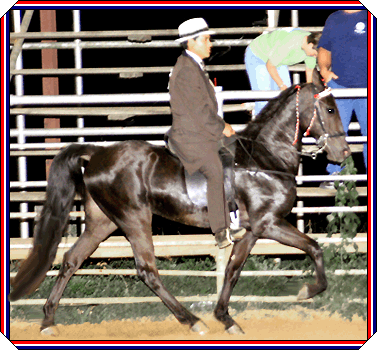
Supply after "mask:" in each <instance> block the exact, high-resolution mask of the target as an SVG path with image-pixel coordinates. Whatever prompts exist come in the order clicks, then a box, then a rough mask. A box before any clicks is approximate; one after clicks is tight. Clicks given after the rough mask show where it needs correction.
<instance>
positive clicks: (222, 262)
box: [216, 245, 233, 298]
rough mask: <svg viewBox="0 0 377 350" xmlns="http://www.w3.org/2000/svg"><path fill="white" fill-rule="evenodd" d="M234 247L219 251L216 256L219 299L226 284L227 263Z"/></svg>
mask: <svg viewBox="0 0 377 350" xmlns="http://www.w3.org/2000/svg"><path fill="white" fill-rule="evenodd" d="M232 250H233V245H230V246H229V247H226V248H223V249H218V251H217V255H216V272H217V278H216V292H217V298H219V296H220V293H221V289H222V287H223V284H224V277H225V269H226V266H227V263H228V261H229V257H230V254H231V253H232Z"/></svg>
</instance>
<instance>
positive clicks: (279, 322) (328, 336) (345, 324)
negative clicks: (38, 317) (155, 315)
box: [10, 310, 367, 341]
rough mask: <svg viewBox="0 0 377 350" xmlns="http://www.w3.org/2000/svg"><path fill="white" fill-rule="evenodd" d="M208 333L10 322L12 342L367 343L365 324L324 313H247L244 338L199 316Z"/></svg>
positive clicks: (144, 324)
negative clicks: (43, 330)
mask: <svg viewBox="0 0 377 350" xmlns="http://www.w3.org/2000/svg"><path fill="white" fill-rule="evenodd" d="M198 316H199V317H201V318H202V320H203V321H204V322H205V323H206V325H207V326H208V328H209V332H208V333H207V334H206V335H204V336H199V335H197V334H195V333H192V332H190V331H189V330H188V329H187V328H186V327H185V326H182V325H180V324H179V323H178V322H177V321H176V320H175V319H174V318H173V317H169V318H168V319H166V320H164V321H157V322H156V321H151V320H150V319H148V318H142V319H140V320H133V321H131V320H122V321H112V322H102V323H101V324H90V323H84V324H80V325H61V324H60V325H59V324H58V325H57V326H56V327H54V329H55V332H56V335H55V336H42V335H41V334H40V332H39V323H37V322H32V323H28V322H11V324H10V339H11V340H202V341H205V340H366V339H367V322H366V321H363V320H362V319H361V318H359V317H354V318H353V320H352V322H350V321H347V320H345V319H343V318H341V317H340V316H337V315H332V316H329V314H327V313H320V312H308V311H307V310H305V311H300V310H294V311H293V310H292V311H271V310H258V311H254V310H253V311H247V312H244V313H242V314H238V315H237V316H236V317H235V320H236V321H237V322H238V324H239V325H240V326H241V327H242V329H243V330H244V332H245V334H244V335H241V336H240V335H229V334H227V333H225V332H224V329H223V326H222V325H221V324H220V323H219V322H217V321H216V320H215V319H214V318H213V316H212V315H211V314H202V315H198Z"/></svg>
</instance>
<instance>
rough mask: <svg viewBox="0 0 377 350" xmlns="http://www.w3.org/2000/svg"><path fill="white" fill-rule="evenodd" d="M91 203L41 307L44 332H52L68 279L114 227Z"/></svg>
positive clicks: (42, 330)
mask: <svg viewBox="0 0 377 350" xmlns="http://www.w3.org/2000/svg"><path fill="white" fill-rule="evenodd" d="M91 204H92V205H93V207H95V209H94V211H91V213H90V215H89V214H88V212H87V213H86V226H85V232H84V233H83V234H82V235H81V236H80V237H79V238H78V239H77V241H76V243H75V244H74V245H73V246H72V248H71V249H70V250H69V251H68V252H66V253H65V254H64V258H63V263H62V265H61V268H60V271H59V275H58V277H57V280H56V282H55V285H54V287H53V288H52V291H51V293H50V296H49V298H48V299H47V301H46V303H45V305H44V307H43V311H44V314H45V318H44V320H43V321H42V326H41V332H42V333H44V334H47V335H48V334H53V331H52V329H51V328H50V327H51V326H53V325H54V316H55V311H56V309H57V307H58V305H59V300H60V298H61V297H62V295H63V292H64V289H65V287H66V285H67V283H68V281H69V279H70V278H71V277H72V275H73V274H74V273H75V272H76V271H77V270H78V268H79V267H80V266H81V264H82V263H83V261H84V260H85V259H86V258H88V257H89V256H90V255H91V254H92V253H93V252H94V251H95V250H96V249H97V247H98V245H99V244H100V243H101V242H102V241H103V240H104V239H105V238H106V237H107V236H109V235H110V234H111V233H112V232H113V231H114V230H115V229H116V226H115V224H114V223H113V222H112V221H110V220H109V219H108V218H107V216H105V214H104V213H103V212H102V211H100V209H99V208H98V207H97V206H96V205H95V204H94V202H91Z"/></svg>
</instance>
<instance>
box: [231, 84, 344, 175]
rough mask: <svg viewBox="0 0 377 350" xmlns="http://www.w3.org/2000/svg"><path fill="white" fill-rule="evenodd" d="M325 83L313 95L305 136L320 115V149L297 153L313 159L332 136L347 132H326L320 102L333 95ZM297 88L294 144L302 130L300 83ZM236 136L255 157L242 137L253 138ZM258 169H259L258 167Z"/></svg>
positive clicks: (248, 153)
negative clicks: (320, 111) (312, 107)
mask: <svg viewBox="0 0 377 350" xmlns="http://www.w3.org/2000/svg"><path fill="white" fill-rule="evenodd" d="M324 85H325V89H324V90H323V91H321V92H319V93H317V94H314V95H313V97H314V99H315V101H314V111H313V117H312V119H311V121H310V123H309V126H308V128H307V129H306V131H305V133H304V136H308V135H310V130H311V128H312V126H313V124H314V121H315V119H316V118H317V116H318V119H319V122H320V125H321V128H322V131H323V134H322V135H321V136H320V137H319V139H318V140H317V142H316V144H317V146H318V147H319V148H318V150H316V151H314V152H311V153H306V152H298V151H297V153H298V154H299V155H301V156H309V157H311V158H313V159H316V158H317V155H318V154H320V153H323V151H324V149H325V148H326V146H327V140H328V139H329V138H330V137H342V136H345V132H342V133H336V134H332V135H330V134H329V133H328V132H326V128H325V123H324V122H323V120H322V118H321V115H320V113H318V109H319V103H320V102H321V99H323V98H325V97H327V96H329V95H332V92H331V88H330V87H328V86H327V85H326V84H325V83H324ZM295 89H296V90H297V94H296V130H295V139H294V141H293V143H292V145H293V146H294V145H295V144H296V143H297V141H298V136H299V131H300V108H299V94H300V90H301V86H300V85H296V86H295ZM236 138H237V141H238V142H239V143H240V145H241V147H242V148H243V149H244V151H245V153H246V154H247V155H248V156H249V158H253V156H252V154H250V152H249V151H248V150H247V148H246V147H245V145H244V144H243V142H242V139H244V140H247V141H253V140H251V139H249V138H247V137H244V136H240V135H237V136H236ZM251 153H253V151H251ZM257 171H259V169H257ZM260 171H262V170H260ZM263 172H271V173H279V174H285V173H283V172H281V171H275V170H263ZM293 176H294V175H293Z"/></svg>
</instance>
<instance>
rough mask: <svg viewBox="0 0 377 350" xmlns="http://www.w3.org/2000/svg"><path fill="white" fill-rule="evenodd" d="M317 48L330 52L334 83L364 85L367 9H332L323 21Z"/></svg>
mask: <svg viewBox="0 0 377 350" xmlns="http://www.w3.org/2000/svg"><path fill="white" fill-rule="evenodd" d="M318 47H323V48H324V49H326V50H327V51H330V52H331V67H332V68H331V70H332V71H333V72H334V73H335V74H336V75H337V76H338V77H339V79H337V80H336V83H337V84H340V85H342V86H345V87H348V88H366V87H367V85H368V11H365V10H363V11H360V12H355V13H346V12H344V11H336V12H334V13H332V14H331V15H330V16H329V17H328V18H327V20H326V23H325V27H324V28H323V32H322V36H321V39H320V41H319V43H318Z"/></svg>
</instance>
